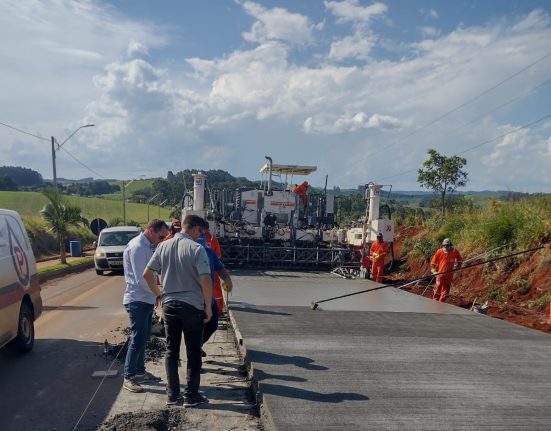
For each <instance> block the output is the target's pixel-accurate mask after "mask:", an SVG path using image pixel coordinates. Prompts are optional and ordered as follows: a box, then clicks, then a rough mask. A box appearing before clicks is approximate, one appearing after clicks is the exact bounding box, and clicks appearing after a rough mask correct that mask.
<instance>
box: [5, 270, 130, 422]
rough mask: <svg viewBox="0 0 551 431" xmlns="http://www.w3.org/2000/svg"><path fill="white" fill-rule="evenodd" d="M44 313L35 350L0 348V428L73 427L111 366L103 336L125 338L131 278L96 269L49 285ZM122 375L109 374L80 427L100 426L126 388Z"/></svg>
mask: <svg viewBox="0 0 551 431" xmlns="http://www.w3.org/2000/svg"><path fill="white" fill-rule="evenodd" d="M42 288H43V291H42V298H43V301H44V313H43V314H42V316H41V317H40V318H39V319H38V320H37V321H36V322H35V330H36V340H35V346H34V350H33V351H32V352H31V353H29V354H27V355H22V356H21V355H17V354H14V353H12V352H11V351H9V350H7V349H2V350H0V400H1V402H0V429H1V430H3V431H8V430H10V431H11V430H14V431H15V430H17V431H27V430H28V431H31V430H32V431H39V430H72V429H74V427H75V424H76V423H77V421H78V420H79V418H80V416H81V415H82V413H83V412H84V410H85V409H86V407H87V405H88V403H89V401H90V399H91V397H92V395H93V394H94V392H95V391H96V389H97V387H98V384H99V382H100V381H99V380H97V379H93V378H92V377H91V375H92V373H93V372H94V371H95V370H105V369H106V362H105V360H104V358H103V342H104V340H106V339H107V340H109V341H110V342H112V343H115V342H119V341H121V340H122V337H121V335H120V334H119V333H118V332H116V331H114V330H115V329H116V328H119V327H121V326H126V325H127V319H128V318H127V316H126V312H125V310H124V308H123V307H122V295H123V292H124V279H123V277H122V276H121V275H116V274H110V273H108V274H107V275H106V276H104V277H99V276H97V275H96V274H95V272H94V271H92V270H89V271H85V272H83V273H80V274H77V275H72V276H68V277H65V278H63V279H58V280H53V281H52V282H49V283H47V284H45V285H43V286H42ZM120 385H121V379H112V380H109V379H107V380H105V382H104V384H103V385H102V387H101V390H100V391H98V394H97V396H96V398H95V400H94V402H93V403H92V404H91V405H90V407H89V408H88V410H87V412H86V414H85V415H84V417H83V418H82V421H81V423H80V425H79V427H78V428H77V429H78V430H91V429H96V426H97V424H98V423H101V422H102V421H103V419H104V418H105V417H106V415H107V413H108V412H109V409H110V408H111V406H112V405H113V402H114V400H115V398H116V397H117V395H118V393H119V391H120Z"/></svg>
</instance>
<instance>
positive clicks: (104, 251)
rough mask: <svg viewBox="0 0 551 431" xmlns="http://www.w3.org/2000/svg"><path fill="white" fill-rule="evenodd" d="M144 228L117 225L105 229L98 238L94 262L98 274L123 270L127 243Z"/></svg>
mask: <svg viewBox="0 0 551 431" xmlns="http://www.w3.org/2000/svg"><path fill="white" fill-rule="evenodd" d="M141 231H142V230H141V229H140V228H139V227H136V226H117V227H108V228H105V229H103V230H102V231H101V232H100V234H99V238H98V242H97V245H96V252H95V253H94V264H95V266H96V274H98V275H103V272H104V271H122V270H123V268H122V255H123V253H124V249H125V248H126V246H127V244H128V243H129V242H130V240H131V239H132V238H134V237H135V236H136V235H139V233H140V232H141Z"/></svg>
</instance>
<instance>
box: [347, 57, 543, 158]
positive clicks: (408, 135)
mask: <svg viewBox="0 0 551 431" xmlns="http://www.w3.org/2000/svg"><path fill="white" fill-rule="evenodd" d="M550 56H551V51H549V52H547V53H546V54H544V55H543V56H541V57H539V58H538V59H537V60H535V61H533V62H532V63H530V64H528V65H527V66H525V67H523V68H522V69H520V70H518V71H517V72H515V73H513V74H512V75H510V76H508V77H506V78H504V79H503V80H501V81H499V82H498V83H497V84H494V85H493V86H491V87H489V88H487V89H486V90H484V91H482V92H481V93H479V94H477V95H476V96H473V97H471V98H470V99H468V100H466V101H464V102H462V103H460V104H459V105H458V106H456V107H454V108H452V109H450V110H449V111H447V112H445V113H443V114H441V115H440V116H438V117H436V118H435V119H433V120H431V121H429V122H428V123H425V124H422V125H421V126H418V127H417V128H415V129H414V130H413V131H411V132H410V133H408V134H406V135H404V136H402V137H400V138H398V139H397V140H395V141H393V142H391V143H389V144H388V145H386V146H385V147H384V148H382V149H379V150H376V151H373V152H371V153H368V154H366V155H365V156H364V157H363V158H362V159H358V160H357V161H356V162H355V163H353V164H352V166H357V165H358V164H359V163H363V162H364V161H365V160H366V159H367V158H369V157H372V156H374V155H376V154H379V153H382V152H384V151H387V150H388V148H389V147H393V146H395V145H397V144H399V143H400V142H403V141H404V140H406V139H407V138H409V137H411V136H413V135H414V134H416V133H417V132H419V131H420V130H423V129H426V128H427V127H429V126H432V125H434V124H436V123H437V122H439V121H440V120H442V119H444V118H446V117H447V116H449V115H450V114H452V113H454V112H457V111H459V110H460V109H462V108H464V107H465V106H467V105H469V104H470V103H472V102H474V101H475V100H478V99H480V98H481V97H483V96H485V95H487V94H488V93H490V92H492V91H493V90H495V89H496V88H498V87H500V86H502V85H503V84H505V83H506V82H508V81H510V80H512V79H514V78H516V77H517V76H519V75H520V74H522V73H524V72H526V71H527V70H529V69H530V68H532V67H534V66H535V65H537V64H539V63H541V62H542V61H543V60H545V59H547V58H548V57H550Z"/></svg>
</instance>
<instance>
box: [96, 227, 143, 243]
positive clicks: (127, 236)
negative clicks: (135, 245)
mask: <svg viewBox="0 0 551 431" xmlns="http://www.w3.org/2000/svg"><path fill="white" fill-rule="evenodd" d="M138 233H139V232H135V231H134V232H106V233H104V234H102V235H101V239H100V242H99V244H98V245H100V246H104V247H105V246H107V247H109V246H114V245H126V244H128V242H129V241H130V240H131V239H132V238H134V237H135V236H136V235H138Z"/></svg>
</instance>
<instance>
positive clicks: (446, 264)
mask: <svg viewBox="0 0 551 431" xmlns="http://www.w3.org/2000/svg"><path fill="white" fill-rule="evenodd" d="M462 263H463V258H462V257H461V254H459V252H458V251H457V250H456V249H455V248H453V244H452V242H451V241H450V240H449V238H446V239H444V241H442V248H439V249H438V250H437V251H436V253H435V254H434V256H433V257H432V259H431V261H430V267H431V271H432V273H433V274H439V273H441V272H446V271H451V270H452V269H456V268H460V267H461V264H462ZM452 280H453V273H448V274H440V275H437V276H436V285H435V286H434V291H433V295H432V299H433V300H434V301H440V302H444V300H445V299H446V298H447V297H448V295H449V294H450V288H451V287H452Z"/></svg>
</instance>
